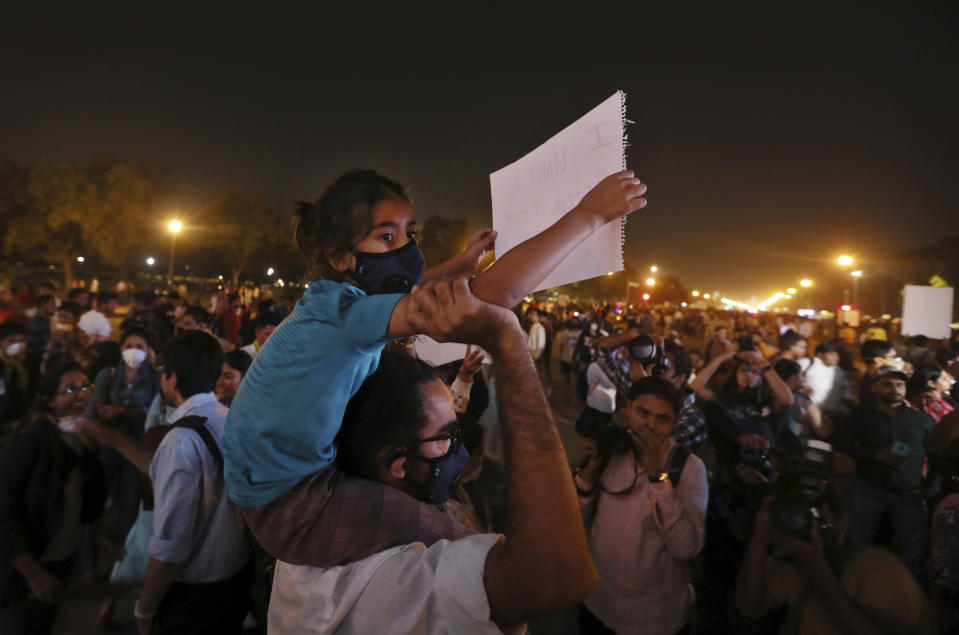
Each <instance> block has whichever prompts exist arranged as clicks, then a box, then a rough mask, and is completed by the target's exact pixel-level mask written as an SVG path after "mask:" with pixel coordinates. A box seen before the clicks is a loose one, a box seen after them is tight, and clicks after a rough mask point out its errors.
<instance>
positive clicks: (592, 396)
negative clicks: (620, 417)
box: [586, 362, 616, 414]
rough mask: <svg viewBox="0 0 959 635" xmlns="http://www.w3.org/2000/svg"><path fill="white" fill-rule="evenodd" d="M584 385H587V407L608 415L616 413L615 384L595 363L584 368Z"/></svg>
mask: <svg viewBox="0 0 959 635" xmlns="http://www.w3.org/2000/svg"><path fill="white" fill-rule="evenodd" d="M586 383H587V384H588V385H589V390H588V392H587V393H586V405H587V406H589V407H590V408H596V409H597V410H599V411H600V412H608V413H610V414H612V413H613V412H615V411H616V384H614V383H613V381H612V380H611V379H610V378H609V376H608V375H607V374H606V373H604V372H603V369H602V368H600V366H599V364H597V363H596V362H593V363H592V364H590V365H589V366H587V367H586Z"/></svg>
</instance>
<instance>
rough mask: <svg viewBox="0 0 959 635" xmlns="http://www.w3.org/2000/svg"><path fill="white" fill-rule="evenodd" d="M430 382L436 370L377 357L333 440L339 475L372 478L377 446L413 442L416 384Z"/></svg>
mask: <svg viewBox="0 0 959 635" xmlns="http://www.w3.org/2000/svg"><path fill="white" fill-rule="evenodd" d="M435 379H438V376H437V374H436V371H435V370H434V369H433V367H432V366H430V365H429V364H427V363H426V362H423V361H420V360H418V359H414V358H412V357H409V356H408V355H402V354H397V353H383V354H382V356H381V357H380V364H379V366H378V367H377V368H376V372H374V373H373V374H372V375H370V376H369V377H367V378H366V381H364V382H363V385H362V386H360V389H359V390H358V391H357V393H356V394H355V395H353V398H352V399H350V402H349V403H348V404H347V406H346V413H345V415H344V416H343V425H342V426H341V427H340V432H339V434H338V435H337V437H336V443H337V447H338V449H339V451H338V452H337V460H338V461H339V463H340V466H341V467H342V468H343V471H345V472H346V473H347V474H349V475H352V476H361V477H363V478H368V479H373V478H375V477H376V476H377V474H378V472H379V470H378V468H379V464H380V456H379V455H380V451H381V450H382V449H383V448H394V447H404V446H406V445H408V444H410V443H411V442H412V441H413V440H415V439H416V437H417V434H418V433H419V431H420V430H422V429H423V426H424V425H425V422H426V406H425V403H424V401H423V393H422V390H421V386H422V385H423V384H425V383H428V382H431V381H433V380H435Z"/></svg>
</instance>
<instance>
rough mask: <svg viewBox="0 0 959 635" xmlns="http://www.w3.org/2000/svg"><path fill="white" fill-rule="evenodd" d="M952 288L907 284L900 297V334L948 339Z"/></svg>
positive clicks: (949, 335) (949, 334)
mask: <svg viewBox="0 0 959 635" xmlns="http://www.w3.org/2000/svg"><path fill="white" fill-rule="evenodd" d="M952 293H953V290H952V287H925V286H919V285H913V284H907V285H906V288H905V292H904V293H903V297H902V334H903V335H925V336H926V337H931V338H932V339H949V337H951V335H952V330H951V329H950V328H949V324H950V323H951V322H952Z"/></svg>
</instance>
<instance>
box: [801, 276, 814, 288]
mask: <svg viewBox="0 0 959 635" xmlns="http://www.w3.org/2000/svg"><path fill="white" fill-rule="evenodd" d="M799 286H800V287H805V288H809V287H811V286H812V280H809V279H807V278H803V279H802V280H800V281H799Z"/></svg>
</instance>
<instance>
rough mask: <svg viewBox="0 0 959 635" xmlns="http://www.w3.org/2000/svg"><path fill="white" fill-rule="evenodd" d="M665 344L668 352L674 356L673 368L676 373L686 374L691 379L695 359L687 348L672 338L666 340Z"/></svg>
mask: <svg viewBox="0 0 959 635" xmlns="http://www.w3.org/2000/svg"><path fill="white" fill-rule="evenodd" d="M663 346H664V348H665V349H666V352H667V353H669V354H670V355H672V356H673V369H674V370H675V371H676V375H685V376H686V378H687V379H689V374H690V373H691V372H693V360H692V358H691V357H690V356H689V353H688V352H687V351H686V349H685V348H683V347H682V345H680V344H677V343H676V342H674V341H672V340H666V341H665V342H664V344H663Z"/></svg>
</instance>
